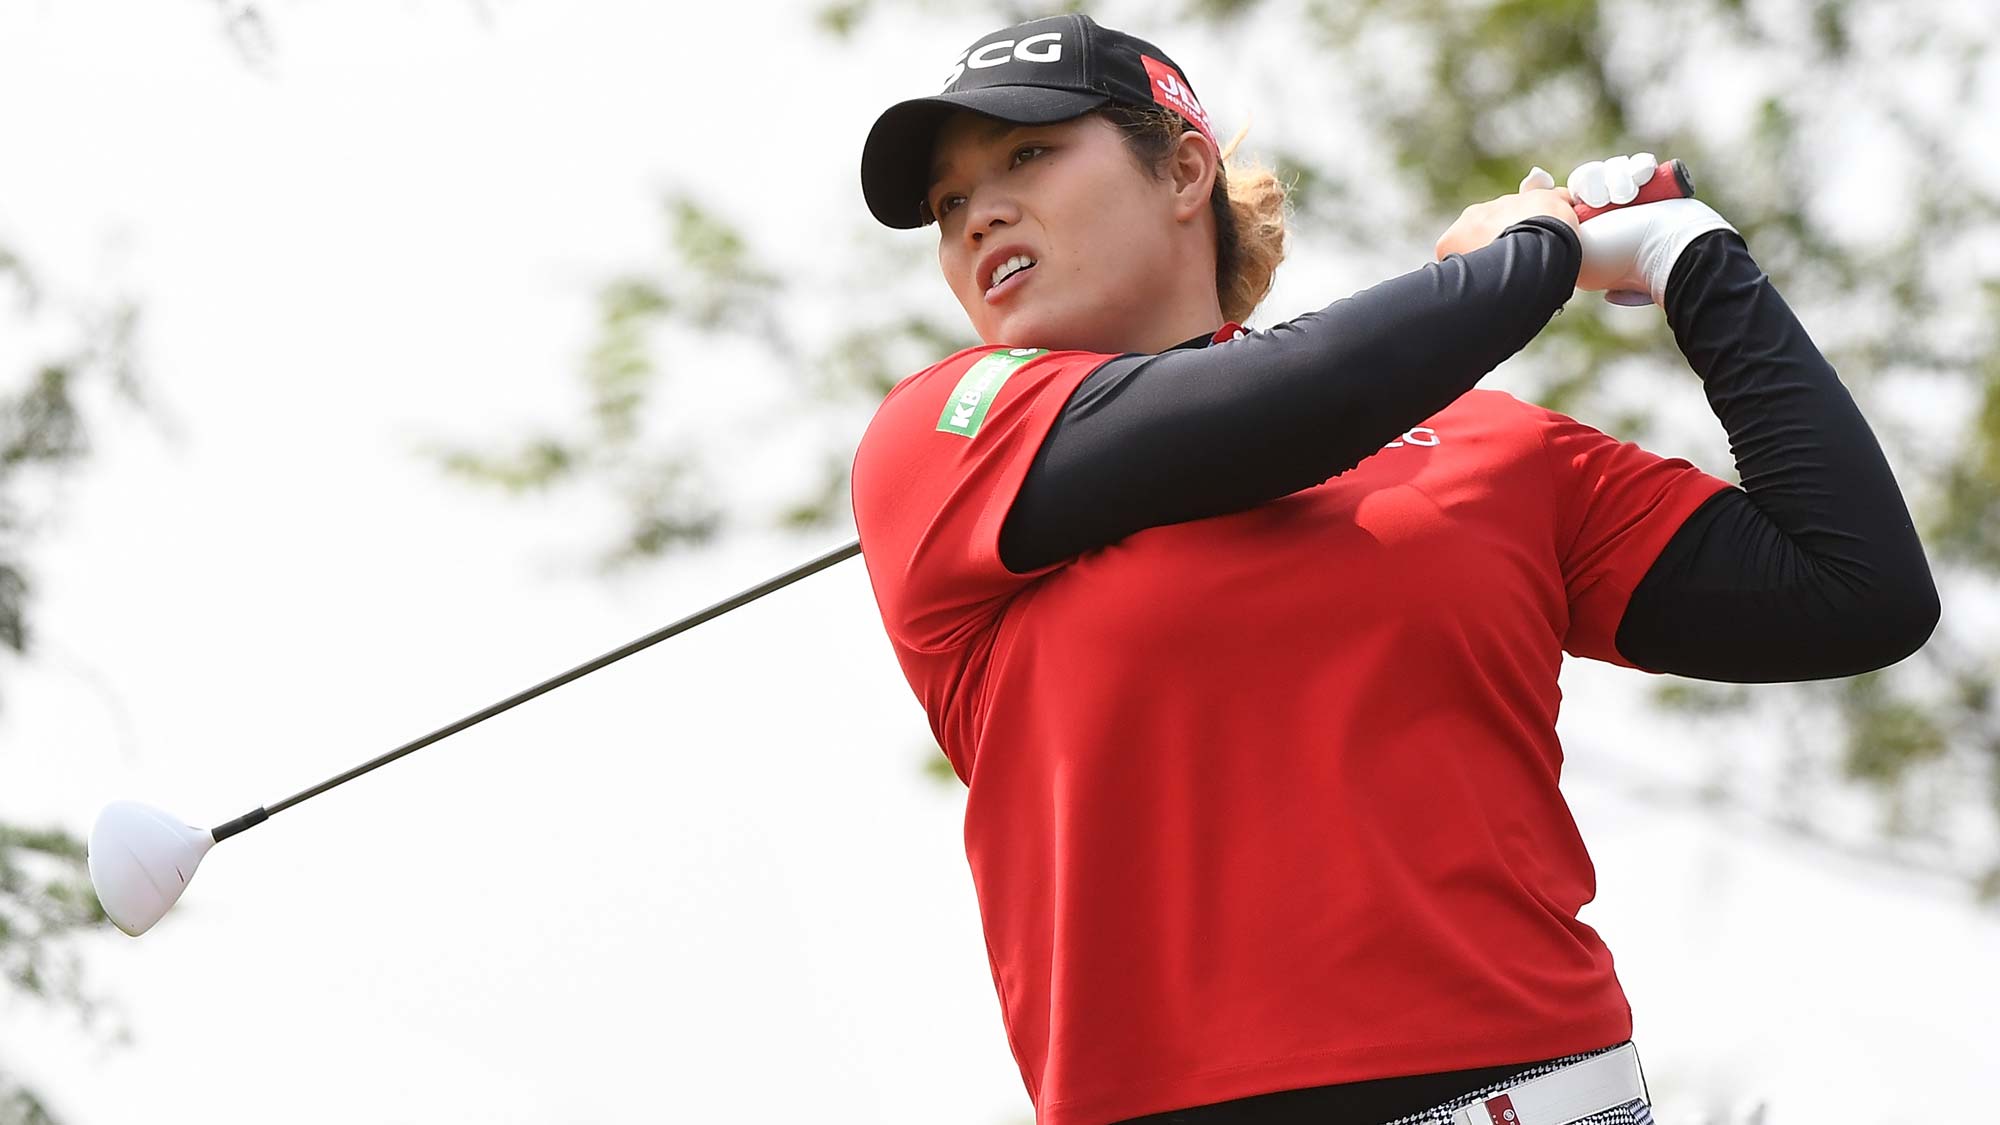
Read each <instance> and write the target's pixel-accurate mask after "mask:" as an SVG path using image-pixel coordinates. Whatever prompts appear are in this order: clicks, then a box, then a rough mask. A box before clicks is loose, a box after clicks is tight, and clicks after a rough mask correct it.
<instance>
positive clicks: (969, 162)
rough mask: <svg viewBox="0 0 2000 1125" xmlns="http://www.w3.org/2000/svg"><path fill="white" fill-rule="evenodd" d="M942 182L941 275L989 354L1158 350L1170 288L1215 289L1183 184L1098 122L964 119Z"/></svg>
mask: <svg viewBox="0 0 2000 1125" xmlns="http://www.w3.org/2000/svg"><path fill="white" fill-rule="evenodd" d="M931 173H932V183H931V186H930V190H929V192H928V193H927V194H926V196H925V201H926V202H927V203H928V204H929V206H930V212H931V214H932V215H933V216H935V217H936V219H937V223H938V234H939V239H938V266H939V268H941V269H942V270H943V271H944V278H945V282H946V283H947V284H949V285H950V286H951V291H952V294H953V295H954V296H956V297H957V298H958V303H959V305H960V306H961V307H963V308H964V309H965V313H966V316H967V317H969V318H971V320H972V327H973V330H974V331H976V332H978V333H979V338H980V339H981V340H983V341H985V342H986V343H988V344H1011V345H1015V346H1034V347H1044V348H1056V349H1064V348H1077V349H1083V350H1088V351H1101V352H1119V351H1134V350H1151V349H1150V348H1147V347H1145V346H1144V342H1149V341H1150V340H1151V338H1152V337H1154V336H1157V335H1158V334H1159V333H1158V331H1157V329H1156V327H1155V326H1153V325H1152V324H1151V322H1152V321H1153V320H1155V319H1157V316H1158V311H1159V309H1160V307H1161V305H1162V301H1161V299H1160V298H1161V294H1162V293H1163V291H1165V290H1167V289H1170V288H1172V287H1173V286H1172V285H1171V284H1169V283H1168V282H1167V281H1166V280H1164V279H1168V278H1170V277H1172V271H1174V270H1176V269H1189V268H1207V269H1208V270H1209V272H1210V274H1211V276H1212V273H1213V262H1212V260H1211V261H1210V262H1208V263H1206V264H1205V266H1204V265H1202V264H1197V263H1191V262H1189V261H1187V260H1186V254H1185V247H1186V244H1187V243H1186V236H1185V232H1184V231H1183V230H1182V229H1180V228H1182V227H1183V226H1184V224H1183V223H1182V222H1181V221H1179V220H1177V218H1176V214H1177V212H1176V206H1177V196H1176V192H1175V184H1174V177H1172V176H1164V177H1155V176H1152V175H1149V174H1148V173H1147V172H1146V171H1145V170H1144V169H1142V168H1141V167H1140V166H1139V163H1138V161H1136V160H1135V159H1133V157H1132V154H1131V152H1130V151H1129V150H1128V149H1127V148H1126V146H1125V141H1124V138H1123V135H1122V134H1121V133H1120V132H1119V131H1118V129H1117V127H1116V126H1113V125H1112V124H1111V123H1110V122H1108V121H1106V120H1104V119H1103V118H1102V117H1099V116H1097V115H1096V114H1087V115H1085V116H1083V117H1079V118H1074V119H1072V120H1069V121H1063V122H1058V123H1056V124H1053V125H1012V124H1009V123H1007V122H1004V121H995V120H993V119H991V118H986V117H979V116H976V115H974V114H970V113H960V114H956V115H954V116H953V117H952V118H951V119H950V120H949V121H947V122H946V123H945V125H944V127H943V128H942V129H941V130H939V132H938V139H937V147H936V150H935V154H934V155H933V157H932V163H931ZM1180 213H1181V214H1185V208H1184V207H1183V208H1182V209H1181V212H1180ZM1211 237H1212V236H1211ZM1023 262H1031V263H1033V264H1032V265H1030V266H1028V267H1027V268H1020V267H1021V264H1022V263H1023ZM996 277H997V278H999V279H1000V280H999V283H998V284H995V278H996ZM1178 338H1179V337H1177V338H1176V339H1178Z"/></svg>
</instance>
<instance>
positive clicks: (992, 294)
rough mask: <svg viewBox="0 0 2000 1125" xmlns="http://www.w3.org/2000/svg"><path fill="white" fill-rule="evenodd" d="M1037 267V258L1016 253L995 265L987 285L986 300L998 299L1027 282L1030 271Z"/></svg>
mask: <svg viewBox="0 0 2000 1125" xmlns="http://www.w3.org/2000/svg"><path fill="white" fill-rule="evenodd" d="M1034 268H1035V259H1033V258H1030V257H1028V256H1027V255H1026V254H1016V255H1014V256H1013V257H1011V258H1009V259H1007V260H1006V261H1004V262H1002V263H1000V264H999V265H998V266H996V267H994V270H993V276H992V277H991V278H990V279H988V281H987V285H986V300H987V301H988V302H992V301H997V300H1000V299H1001V298H1003V297H1005V296H1006V295H1007V294H1009V293H1011V292H1013V291H1014V290H1016V289H1019V288H1020V287H1021V286H1022V285H1024V284H1026V280H1025V279H1026V277H1027V274H1028V273H1029V271H1031V270H1033V269H1034Z"/></svg>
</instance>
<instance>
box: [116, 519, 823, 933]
mask: <svg viewBox="0 0 2000 1125" xmlns="http://www.w3.org/2000/svg"><path fill="white" fill-rule="evenodd" d="M860 553H861V541H860V540H858V539H856V540H854V541H852V542H849V543H848V544H846V545H845V546H842V547H837V548H835V549H833V550H831V551H828V552H827V553H826V554H823V555H821V556H819V557H818V558H816V559H813V560H811V561H809V562H805V563H801V564H799V565H798V566H795V567H793V568H792V569H790V570H788V571H785V572H784V573H783V574H780V575H777V576H776V577H774V578H770V579H767V580H765V581H764V582H761V583H759V584H757V585H755V586H752V587H750V588H749V589H747V590H744V591H743V592H742V593H739V594H736V595H734V596H732V597H728V598H724V599H723V600H722V601H719V602H716V603H715V604H714V605H712V606H709V607H708V608H707V609H704V610H701V611H699V612H697V613H692V614H689V615H688V616H686V617H683V618H681V619H680V620H679V621H676V622H674V623H673V624H671V625H667V626H665V627H663V628H660V629H656V630H654V631H653V632H651V633H648V634H646V635H645V636H643V637H640V638H639V639H638V640H635V641H632V642H631V643H629V644H626V645H624V646H622V647H619V648H615V649H612V650H611V651H610V652H607V653H605V654H604V655H602V656H599V657H597V658H596V659H594V660H589V661H585V662H584V663H582V664H579V665H577V666H576V667H574V668H571V669H570V670H569V671H567V672H563V673H562V674H560V675H557V676H552V677H550V678H549V679H546V680H543V681H542V682H541V683H538V684H536V685H535V686H533V687H530V688H526V689H524V690H522V691H519V692H516V693H515V694H513V695H510V696H508V697H507V698H505V699H503V700H501V701H500V702H498V703H495V704H493V705H492V706H490V707H487V708H485V709H483V710H480V711H476V712H474V713H472V714H470V715H467V716H466V717H465V718H463V719H460V720H458V721H457V722H455V723H452V724H450V725H448V726H443V727H439V728H438V729H437V730H434V731H432V732H430V733H429V734H427V735H424V736H423V737H422V738H418V739H413V740H411V741H409V742H405V743H404V744H402V745H401V746H398V747H396V748H395V749H394V750H391V751H389V752H388V753H386V754H383V755H381V756H380V757H376V758H371V759H369V760H368V761H366V762H363V763H361V764H360V765H358V766H355V767H354V768H353V769H351V770H348V771H347V772H346V773H343V774H340V775H339V776H337V777H330V778H328V779H327V780H325V781H322V782H320V783H319V784H318V785H315V786H313V787H312V788H310V789H305V790H301V791H300V792H297V793H294V794H292V795H291V796H289V797H287V798H285V799H284V800H282V801H279V802H278V803H276V804H274V805H268V806H265V807H262V808H256V809H252V810H250V811H249V812H247V813H244V814H243V815H242V816H239V817H237V818H236V819H235V820H231V821H228V822H226V823H223V824H219V825H217V826H216V827H214V828H212V829H209V830H207V831H203V830H201V829H199V828H195V827H192V826H190V825H187V824H183V823H181V822H180V821H179V820H177V819H175V818H174V817H172V816H169V815H168V814H166V813H164V812H161V811H160V810H159V809H155V808H151V807H149V806H146V805H142V804H138V803H136V802H132V801H117V802H114V803H112V804H110V805H107V806H106V807H105V808H104V811H103V812H100V813H99V814H98V815H97V823H95V824H94V825H92V826H91V829H90V842H89V844H88V845H87V848H86V856H87V861H88V863H89V867H90V884H91V887H92V888H93V889H94V890H96V892H97V901H98V902H99V903H101V904H103V906H104V913H105V914H106V915H108V916H109V917H110V918H111V921H112V923H113V924H114V925H116V926H117V927H118V928H119V929H121V930H123V931H125V932H126V933H128V934H130V935H132V936H133V937H138V936H139V935H140V934H143V933H145V932H146V931H147V930H148V929H151V928H152V926H153V923H155V922H158V921H159V920H160V918H161V916H163V915H165V914H166V912H167V911H168V910H169V909H171V908H172V907H173V905H174V903H175V902H176V901H178V900H179V899H180V897H181V892H182V891H185V890H186V889H187V885H188V880H190V879H192V878H194V869H195V867H196V866H197V865H198V864H200V863H201V859H202V857H203V856H204V855H207V854H208V849H209V848H211V847H214V846H215V845H216V844H219V843H221V842H222V841H224V840H227V839H228V838H230V837H231V836H234V835H236V834H237V833H239V832H242V831H244V830H245V829H248V828H254V827H256V826H257V825H259V824H262V823H264V821H265V820H267V819H269V818H270V817H272V816H273V815H275V814H277V813H281V812H284V811H285V810H286V809H288V808H291V807H292V806H293V805H296V804H298V803H299V802H301V801H306V800H310V799H311V798H314V797H317V796H319V795H320V794H321V793H324V792H326V791H327V790H329V789H332V788H333V787H334V786H336V785H343V784H346V783H347V782H350V781H353V780H354V779H355V778H357V777H360V776H361V775H362V774H364V773H367V772H368V771H370V770H373V769H376V768H378V767H381V766H386V765H388V764H389V763H390V762H393V761H395V760H396V759H398V758H400V757H402V756H404V755H405V754H413V753H415V752H417V751H418V750H421V749H423V748H424V747H426V746H429V745H430V744H431V743H433V742H437V741H439V740H440V739H444V738H448V737H450V736H451V735H454V734H457V733H458V732H459V731H462V730H464V729H465V728H467V727H469V726H473V725H475V724H477V723H482V722H485V721H486V720H487V719H490V718H492V717H493V716H495V715H498V714H499V713H500V712H502V711H505V710H507V709H509V708H511V707H515V706H518V705H519V704H522V703H526V702H527V701H528V700H530V699H533V698H535V697H536V696H538V695H541V694H542V693H543V692H548V691H554V690H555V689H556V688H559V687H561V686H563V685H564V684H566V683H569V682H570V681H571V680H575V679H580V678H582V677H584V676H587V675H589V674H590V673H592V672H595V671H597V670H598V669H599V668H602V667H604V666H605V665H607V664H614V663H617V662H618V661H620V660H623V659H625V658H626V657H628V656H630V655H632V654H633V653H635V652H638V651H639V650H640V649H643V648H648V647H650V646H652V645H655V644H658V643H659V642H661V641H664V640H666V639H667V638H668V637H671V636H674V635H675V634H677V633H684V632H686V631H687V630H689V629H692V628H694V627H695V626H696V625H699V624H701V623H702V622H704V621H708V620H710V619H712V618H716V617H720V616H722V615H723V614H725V613H728V612H729V611H730V610H732V609H736V608H737V607H739V606H745V605H748V604H750V603H751V602H754V601H756V600H757V599H758V598H761V597H763V596H764V595H765V594H768V593H771V592H772V591H774V590H780V589H783V588H784V587H786V586H789V585H791V584H792V583H794V582H797V581H798V580H799V579H801V578H805V577H807V576H809V575H813V574H817V573H819V572H820V571H822V570H825V569H826V568H827V567H830V566H832V565H833V564H835V563H837V562H841V561H843V560H845V559H849V558H852V557H854V556H855V555H858V554H860Z"/></svg>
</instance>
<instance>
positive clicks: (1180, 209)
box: [1170, 129, 1221, 221]
mask: <svg viewBox="0 0 2000 1125" xmlns="http://www.w3.org/2000/svg"><path fill="white" fill-rule="evenodd" d="M1220 161H1221V158H1220V157H1218V156H1217V155H1216V153H1215V146H1214V145H1213V144H1210V143H1209V140H1208V138H1207V137H1204V136H1202V135H1201V134H1200V133H1197V132H1195V131H1194V130H1192V129H1189V130H1188V131H1186V132H1184V133H1182V134H1181V136H1180V140H1178V141H1175V142H1174V151H1173V153H1172V156H1171V162H1170V170H1171V172H1172V174H1173V185H1174V218H1176V219H1180V220H1182V221H1185V220H1188V219H1192V218H1194V217H1195V216H1196V215H1199V214H1202V213H1204V212H1206V211H1207V210H1208V207H1209V203H1208V196H1209V192H1210V191H1211V190H1213V189H1214V187H1215V170H1216V168H1217V167H1219V166H1220Z"/></svg>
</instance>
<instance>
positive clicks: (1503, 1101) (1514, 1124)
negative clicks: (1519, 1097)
mask: <svg viewBox="0 0 2000 1125" xmlns="http://www.w3.org/2000/svg"><path fill="white" fill-rule="evenodd" d="M1486 1115H1487V1116H1488V1117H1489V1118H1491V1119H1492V1121H1493V1125H1521V1115H1520V1114H1518V1113H1515V1112H1514V1099H1512V1098H1510V1097H1508V1096H1507V1095H1505V1094H1502V1095H1500V1096H1499V1097H1497V1098H1488V1099H1486Z"/></svg>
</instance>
